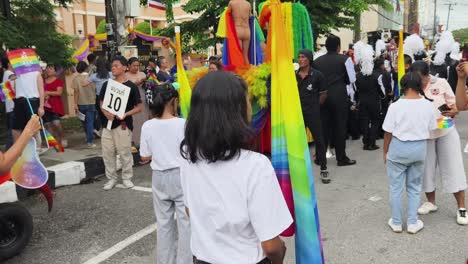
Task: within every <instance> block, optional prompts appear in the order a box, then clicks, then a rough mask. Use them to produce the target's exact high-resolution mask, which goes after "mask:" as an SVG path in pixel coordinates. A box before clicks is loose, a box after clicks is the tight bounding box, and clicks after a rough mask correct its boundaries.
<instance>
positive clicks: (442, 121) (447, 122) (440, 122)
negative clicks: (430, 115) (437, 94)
mask: <svg viewBox="0 0 468 264" xmlns="http://www.w3.org/2000/svg"><path fill="white" fill-rule="evenodd" d="M454 125H455V121H453V119H452V118H450V117H446V116H444V117H442V118H439V119H437V128H438V129H447V128H451V127H453V126H454Z"/></svg>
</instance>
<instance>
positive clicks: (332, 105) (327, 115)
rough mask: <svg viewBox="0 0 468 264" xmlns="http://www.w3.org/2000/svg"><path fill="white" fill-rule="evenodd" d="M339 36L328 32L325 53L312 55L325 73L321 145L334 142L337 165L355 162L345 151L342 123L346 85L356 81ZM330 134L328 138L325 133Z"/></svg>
mask: <svg viewBox="0 0 468 264" xmlns="http://www.w3.org/2000/svg"><path fill="white" fill-rule="evenodd" d="M340 42H341V40H340V38H339V37H337V36H334V35H332V36H329V37H328V38H327V40H326V43H325V46H326V47H327V51H328V52H327V54H325V55H323V56H321V57H320V58H318V59H316V60H315V62H314V65H315V68H316V69H317V70H318V71H320V72H322V73H323V74H324V76H325V81H326V86H327V87H328V97H327V100H326V101H325V104H324V107H323V108H322V110H323V111H322V112H321V117H322V123H323V128H324V135H325V146H328V144H329V143H330V142H333V143H334V146H335V151H336V159H337V161H338V166H349V165H354V164H356V161H355V160H351V159H350V158H348V156H347V155H346V127H347V122H348V95H347V90H346V85H347V84H351V83H354V82H355V81H356V73H355V71H354V65H353V62H352V60H351V58H349V57H347V56H345V55H342V54H339V52H340V45H341V44H340ZM330 134H331V135H332V137H333V138H329V137H330V136H329V135H330Z"/></svg>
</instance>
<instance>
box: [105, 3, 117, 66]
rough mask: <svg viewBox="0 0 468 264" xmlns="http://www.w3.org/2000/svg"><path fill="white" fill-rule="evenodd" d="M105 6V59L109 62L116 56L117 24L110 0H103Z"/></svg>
mask: <svg viewBox="0 0 468 264" xmlns="http://www.w3.org/2000/svg"><path fill="white" fill-rule="evenodd" d="M105 6H106V33H107V59H108V61H110V60H111V59H112V57H114V56H115V55H116V54H117V45H116V36H115V34H116V32H117V23H116V21H115V15H114V5H113V1H112V0H105Z"/></svg>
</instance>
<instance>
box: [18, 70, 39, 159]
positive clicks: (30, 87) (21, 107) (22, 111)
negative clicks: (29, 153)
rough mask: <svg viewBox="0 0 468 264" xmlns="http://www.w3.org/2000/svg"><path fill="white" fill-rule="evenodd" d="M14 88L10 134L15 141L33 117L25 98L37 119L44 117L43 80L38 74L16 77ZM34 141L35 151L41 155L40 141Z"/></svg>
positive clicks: (32, 73) (30, 73)
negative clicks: (13, 116) (14, 95)
mask: <svg viewBox="0 0 468 264" xmlns="http://www.w3.org/2000/svg"><path fill="white" fill-rule="evenodd" d="M15 87H16V98H15V99H13V102H14V104H15V108H14V109H13V113H14V115H15V118H14V122H13V131H12V132H13V139H14V140H15V141H16V140H17V139H18V137H19V136H20V134H21V131H22V130H23V129H24V128H25V126H26V124H27V122H28V120H29V119H30V118H31V116H32V115H33V114H32V113H31V109H30V107H29V104H28V102H27V99H26V98H28V99H29V102H30V103H31V107H32V110H33V112H34V114H37V115H39V117H42V116H43V115H44V80H43V79H42V75H41V73H40V72H29V73H25V74H22V75H19V76H17V79H16V82H15ZM36 141H37V147H38V148H37V151H38V152H39V153H41V152H42V149H41V148H40V141H39V140H36Z"/></svg>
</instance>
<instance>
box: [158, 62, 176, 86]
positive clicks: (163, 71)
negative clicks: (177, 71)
mask: <svg viewBox="0 0 468 264" xmlns="http://www.w3.org/2000/svg"><path fill="white" fill-rule="evenodd" d="M157 65H158V67H159V72H158V74H157V75H156V76H157V78H158V81H159V82H161V83H169V82H171V78H172V77H171V74H170V73H169V66H168V65H167V60H166V58H165V57H163V56H161V57H158V61H157Z"/></svg>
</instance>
